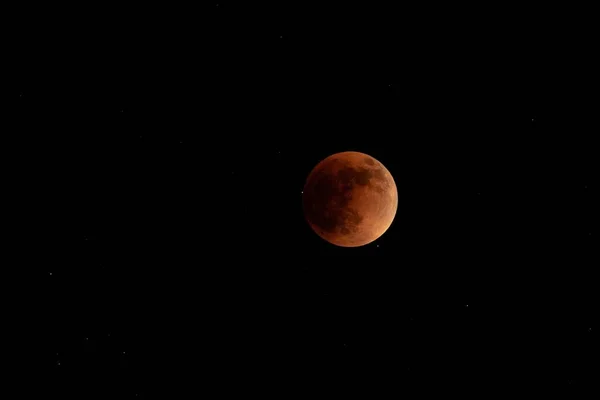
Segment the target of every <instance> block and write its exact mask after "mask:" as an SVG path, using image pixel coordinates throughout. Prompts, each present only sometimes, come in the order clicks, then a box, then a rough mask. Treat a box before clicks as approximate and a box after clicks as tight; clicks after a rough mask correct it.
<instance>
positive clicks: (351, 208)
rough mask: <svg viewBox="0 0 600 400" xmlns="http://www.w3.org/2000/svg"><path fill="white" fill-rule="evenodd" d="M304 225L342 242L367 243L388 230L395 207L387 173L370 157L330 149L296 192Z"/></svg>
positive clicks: (395, 195)
mask: <svg viewBox="0 0 600 400" xmlns="http://www.w3.org/2000/svg"><path fill="white" fill-rule="evenodd" d="M302 206H303V210H304V215H305V217H306V220H307V222H308V224H309V225H310V227H311V228H312V229H313V230H314V231H315V232H316V233H317V235H319V236H320V237H321V238H323V239H325V240H326V241H328V242H329V243H332V244H334V245H337V246H342V247H359V246H364V245H366V244H369V243H371V242H373V241H374V240H376V239H377V238H379V237H380V236H381V235H383V234H384V233H385V231H387V230H388V228H389V227H390V225H391V224H392V221H393V220H394V217H395V215H396V210H397V208H398V190H397V188H396V183H395V182H394V178H393V177H392V175H391V174H390V172H389V171H388V170H387V169H386V168H385V167H384V166H383V164H381V163H380V162H379V161H377V160H376V159H375V158H373V157H371V156H369V155H367V154H363V153H359V152H355V151H347V152H343V153H337V154H333V155H331V156H329V157H327V158H326V159H324V160H323V161H321V162H320V163H318V164H317V166H316V167H315V168H314V169H313V170H312V171H311V173H310V174H309V175H308V178H307V179H306V184H305V185H304V191H303V195H302Z"/></svg>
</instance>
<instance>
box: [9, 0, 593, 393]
mask: <svg viewBox="0 0 600 400" xmlns="http://www.w3.org/2000/svg"><path fill="white" fill-rule="evenodd" d="M215 4H216V3H215ZM215 4H213V5H211V6H204V8H199V9H194V10H183V9H182V10H169V11H166V10H158V9H157V10H148V9H144V10H136V11H128V12H123V13H122V14H119V15H116V14H115V12H114V11H110V12H108V11H107V13H108V14H109V15H110V16H111V18H103V16H101V15H99V14H98V13H92V14H85V16H82V17H81V18H80V19H76V20H74V21H69V23H68V24H67V23H65V24H62V23H58V22H57V23H55V24H51V25H52V26H51V27H49V29H48V30H46V31H44V32H45V34H41V33H40V32H39V31H36V33H35V34H33V33H32V34H31V35H30V34H29V33H28V32H33V30H28V29H26V28H24V29H23V30H22V31H21V34H22V35H23V37H22V38H23V39H24V42H23V43H25V44H24V45H23V46H21V47H20V58H19V60H20V61H19V64H18V75H17V76H18V79H16V80H15V82H17V85H16V88H15V90H14V91H12V103H11V104H13V105H14V115H16V116H17V118H18V120H19V124H18V136H17V141H18V144H19V146H20V147H19V148H20V149H25V151H24V158H23V159H22V163H21V164H22V167H21V169H19V171H20V172H22V173H23V174H26V175H25V176H27V179H23V180H22V181H19V180H17V181H19V182H20V185H22V189H23V193H28V195H26V196H23V199H22V201H23V203H24V205H25V206H27V207H28V209H29V210H33V211H31V214H33V215H34V216H33V218H32V219H33V223H34V226H36V227H37V228H36V232H38V233H39V234H38V238H42V239H43V240H40V244H39V245H38V246H39V248H36V249H35V251H36V253H37V254H41V255H43V258H44V261H43V262H42V263H40V264H39V265H37V266H35V267H33V269H32V277H31V278H30V279H32V281H33V282H34V287H35V288H36V293H37V294H38V295H39V297H37V296H36V297H35V298H34V300H33V301H34V302H36V304H37V306H36V309H37V310H38V311H39V315H38V314H36V317H35V318H34V323H36V324H37V323H39V329H38V330H36V332H43V333H42V334H40V335H33V336H35V338H34V339H32V340H35V341H36V343H37V344H39V346H35V348H36V350H35V354H34V356H35V360H40V361H39V363H36V364H35V366H37V367H39V370H40V371H41V372H42V373H43V376H44V377H45V379H46V380H47V382H45V383H44V386H42V387H43V388H45V389H42V391H44V392H45V393H46V394H47V397H52V396H55V395H56V396H59V395H60V396H62V397H63V398H64V397H68V398H77V399H88V398H89V399H92V398H110V399H134V398H148V399H151V398H157V399H165V398H195V397H201V396H208V393H212V392H213V390H218V391H219V393H224V394H227V393H236V394H246V395H253V394H255V393H265V394H269V393H271V394H274V395H275V397H277V398H291V397H292V396H294V395H295V394H297V393H308V394H311V393H313V395H311V396H314V393H315V390H325V391H323V392H321V393H333V394H335V393H338V394H339V395H345V394H351V393H357V392H363V391H364V393H367V394H368V397H367V398H379V396H378V395H376V394H375V392H378V391H382V392H384V393H389V394H390V395H393V396H402V395H408V396H410V395H413V394H417V393H419V394H428V393H434V392H436V393H438V392H440V391H441V392H443V393H447V394H449V393H469V392H471V393H497V391H498V390H501V391H502V390H507V391H508V392H512V393H514V391H515V390H517V389H521V388H524V387H526V388H528V389H531V390H536V391H539V390H548V391H550V392H554V393H570V392H577V391H580V392H585V391H586V390H588V389H589V388H590V387H591V383H592V381H593V376H597V375H594V372H593V371H594V370H593V367H592V360H594V359H597V357H598V341H597V332H596V330H597V329H599V327H598V325H597V322H596V319H595V318H596V317H597V309H596V308H595V307H593V304H594V301H595V300H594V298H595V297H596V294H595V293H596V291H597V288H596V287H595V281H594V280H593V279H592V276H593V273H592V267H593V265H597V254H595V253H592V249H593V248H594V249H596V248H597V235H598V232H597V230H596V229H595V228H594V227H595V226H596V225H595V224H596V223H597V207H596V206H593V204H598V186H597V178H596V175H595V174H593V173H592V172H593V171H594V170H595V169H596V167H597V158H596V157H597V155H596V154H595V150H594V149H595V148H594V147H592V133H595V132H597V122H595V123H592V122H590V119H589V116H590V112H592V111H593V110H592V106H591V105H586V104H585V102H584V101H583V99H584V97H576V96H573V95H572V91H571V90H572V89H573V88H575V87H579V86H578V85H579V83H578V82H577V80H578V79H579V76H578V75H577V74H574V75H572V79H570V80H568V82H566V83H565V82H563V81H562V80H559V79H556V76H557V75H555V71H554V70H550V69H548V68H547V66H548V65H555V64H552V60H556V59H560V57H558V56H557V54H558V53H557V52H559V51H564V52H571V53H569V54H577V48H575V47H573V46H571V45H567V44H565V43H562V42H560V40H559V38H560V35H558V34H557V35H556V36H552V38H554V37H556V38H557V40H556V41H553V40H551V39H549V40H550V41H551V42H552V44H551V45H550V44H545V42H542V41H541V39H540V38H542V37H543V36H540V35H539V34H538V33H536V32H537V30H536V29H531V30H528V29H524V31H523V35H525V34H526V35H527V36H521V37H520V38H519V39H512V38H511V36H509V35H503V34H501V33H499V32H500V31H499V30H498V29H499V28H498V27H501V26H503V25H502V24H503V23H502V22H501V21H495V20H492V19H490V18H487V19H483V20H477V21H471V20H468V21H467V20H457V18H458V17H456V18H450V19H448V18H445V12H444V11H443V10H442V11H439V13H437V14H423V13H421V14H419V13H417V11H415V10H410V11H411V12H414V13H415V14H414V15H413V14H411V13H409V12H408V11H407V10H404V11H405V12H398V14H397V15H398V16H397V17H394V15H395V14H393V13H391V12H390V13H391V14H390V15H388V16H387V17H388V18H382V16H381V15H380V16H379V17H378V18H375V19H373V20H371V19H368V17H367V16H364V17H363V19H361V18H358V19H356V18H355V19H353V18H350V16H346V15H345V14H344V13H341V14H340V15H338V14H336V13H335V12H333V11H332V14H331V15H325V14H324V13H321V12H319V13H317V12H315V7H316V6H310V7H308V6H306V7H300V6H297V7H296V8H294V6H292V5H289V7H288V6H286V7H279V8H278V7H273V6H269V7H267V6H264V7H263V6H261V7H254V6H252V7H250V6H244V7H240V6H233V5H231V4H229V3H220V4H219V6H216V5H215ZM455 12H456V15H462V14H461V13H460V11H456V10H455ZM82 13H83V11H82ZM380 14H385V13H384V12H383V11H382V12H381V13H380ZM438 14H439V15H438ZM82 15H83V14H82ZM91 15H93V17H92V16H91ZM336 15H337V17H335V18H334V17H333V16H336ZM498 18H499V19H500V20H501V18H500V17H498ZM387 19H389V21H387ZM333 20H334V21H335V23H332V21H333ZM33 21H35V20H33V19H32V20H31V21H28V22H27V24H29V25H27V26H29V27H31V26H35V22H33ZM523 21H525V23H524V25H523V26H525V27H528V26H531V21H530V20H528V19H527V18H526V17H523ZM523 21H521V22H523ZM528 21H529V22H528ZM536 26H537V25H536ZM497 28H498V29H497ZM561 54H562V53H561ZM549 63H550V64H549ZM557 69H558V70H560V68H557ZM593 112H597V111H593ZM347 150H354V151H361V152H364V153H367V154H370V155H372V156H373V157H375V158H376V159H378V160H379V161H381V162H382V163H383V164H384V165H385V166H386V167H387V168H388V169H389V170H390V172H391V173H392V175H393V176H394V179H395V181H396V184H397V187H398V194H399V205H398V212H397V215H396V218H395V220H394V223H393V224H392V226H391V227H390V229H389V230H388V232H387V233H385V234H384V235H383V236H382V237H381V238H380V239H379V240H377V241H375V242H373V243H372V244H369V245H367V246H364V247H361V248H355V249H347V248H338V247H335V246H333V245H330V244H328V243H326V242H324V241H322V240H321V239H320V238H319V237H318V236H317V235H316V234H314V233H313V232H312V231H311V230H310V228H309V226H308V225H307V224H306V222H305V220H304V218H303V214H302V208H301V191H302V187H303V184H304V181H305V179H306V177H307V175H308V173H309V172H310V171H311V169H312V168H313V167H314V166H315V165H316V164H317V163H318V162H319V161H320V160H322V159H323V158H325V157H327V156H328V155H330V154H333V153H336V152H340V151H347ZM594 260H595V261H594ZM215 388H216V389H215ZM231 396H233V394H231ZM484 397H487V396H485V395H484ZM57 398H58V397H57Z"/></svg>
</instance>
